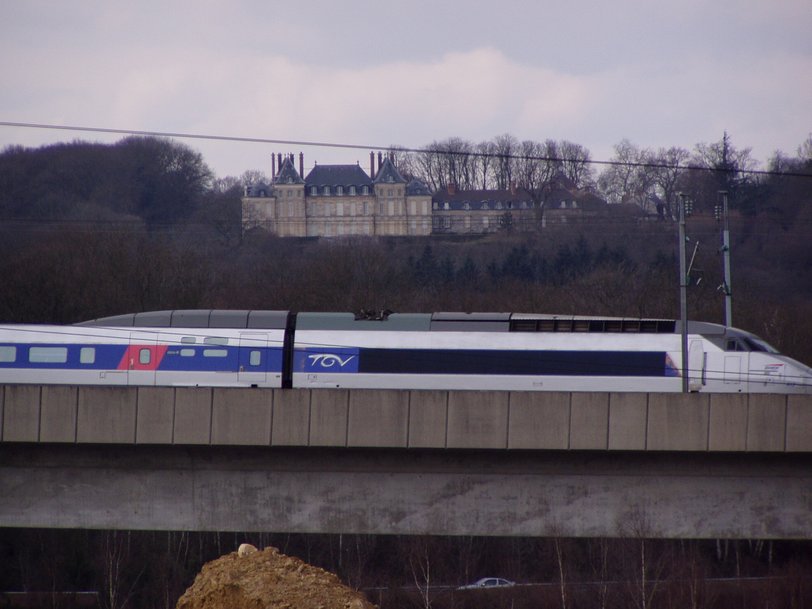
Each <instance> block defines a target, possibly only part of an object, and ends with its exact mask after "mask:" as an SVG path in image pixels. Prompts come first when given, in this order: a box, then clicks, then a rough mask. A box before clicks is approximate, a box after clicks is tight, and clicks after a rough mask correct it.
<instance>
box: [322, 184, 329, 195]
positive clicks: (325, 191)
mask: <svg viewBox="0 0 812 609" xmlns="http://www.w3.org/2000/svg"><path fill="white" fill-rule="evenodd" d="M321 194H323V195H324V196H325V197H329V196H330V187H329V186H325V187H324V188H322V191H321Z"/></svg>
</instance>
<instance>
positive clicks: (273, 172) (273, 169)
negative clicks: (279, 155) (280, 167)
mask: <svg viewBox="0 0 812 609" xmlns="http://www.w3.org/2000/svg"><path fill="white" fill-rule="evenodd" d="M275 177H276V155H275V154H271V179H273V178H275Z"/></svg>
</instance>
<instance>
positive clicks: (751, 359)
mask: <svg viewBox="0 0 812 609" xmlns="http://www.w3.org/2000/svg"><path fill="white" fill-rule="evenodd" d="M687 330H688V353H687V355H688V360H687V366H686V370H687V376H688V381H689V383H688V384H689V388H690V390H691V391H708V392H745V393H808V394H809V393H812V369H810V368H809V367H807V366H804V365H803V364H801V363H799V362H797V361H795V360H793V359H791V358H788V357H786V356H783V355H781V354H780V353H778V352H777V351H776V350H775V349H773V348H772V347H770V346H769V345H767V344H766V343H764V342H763V341H762V340H760V339H759V338H758V337H756V336H754V335H752V334H750V333H748V332H744V331H742V330H737V329H734V328H726V327H724V326H721V325H718V324H711V323H703V322H689V324H688V328H687ZM681 345H682V342H681V329H680V324H679V322H675V321H673V320H660V319H625V318H602V317H601V318H599V317H577V316H553V315H534V314H517V313H434V314H397V313H392V314H387V313H384V314H380V315H361V316H357V315H353V314H351V313H298V314H296V313H291V312H288V311H222V310H191V311H189V310H179V311H157V312H150V313H136V314H129V315H120V316H115V317H107V318H103V319H97V320H93V321H90V322H85V323H83V324H78V325H74V326H35V325H6V326H0V383H41V384H48V383H59V384H119V385H125V384H126V385H174V386H182V385H186V386H258V387H281V388H288V387H300V388H321V387H332V388H337V387H338V388H392V389H474V390H477V389H480V390H484V389H495V390H516V391H645V392H679V391H682V387H683V379H682V374H683V373H682V370H683V366H682V346H681Z"/></svg>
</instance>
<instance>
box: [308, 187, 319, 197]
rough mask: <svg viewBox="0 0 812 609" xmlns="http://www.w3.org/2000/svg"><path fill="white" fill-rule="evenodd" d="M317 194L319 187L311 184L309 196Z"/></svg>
mask: <svg viewBox="0 0 812 609" xmlns="http://www.w3.org/2000/svg"><path fill="white" fill-rule="evenodd" d="M317 194H319V189H318V188H316V187H315V186H311V187H310V196H311V197H315V196H316V195H317Z"/></svg>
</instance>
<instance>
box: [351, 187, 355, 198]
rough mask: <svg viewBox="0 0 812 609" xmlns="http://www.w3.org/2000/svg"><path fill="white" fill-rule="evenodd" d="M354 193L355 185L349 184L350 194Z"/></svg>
mask: <svg viewBox="0 0 812 609" xmlns="http://www.w3.org/2000/svg"><path fill="white" fill-rule="evenodd" d="M354 195H355V186H350V196H354Z"/></svg>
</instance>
